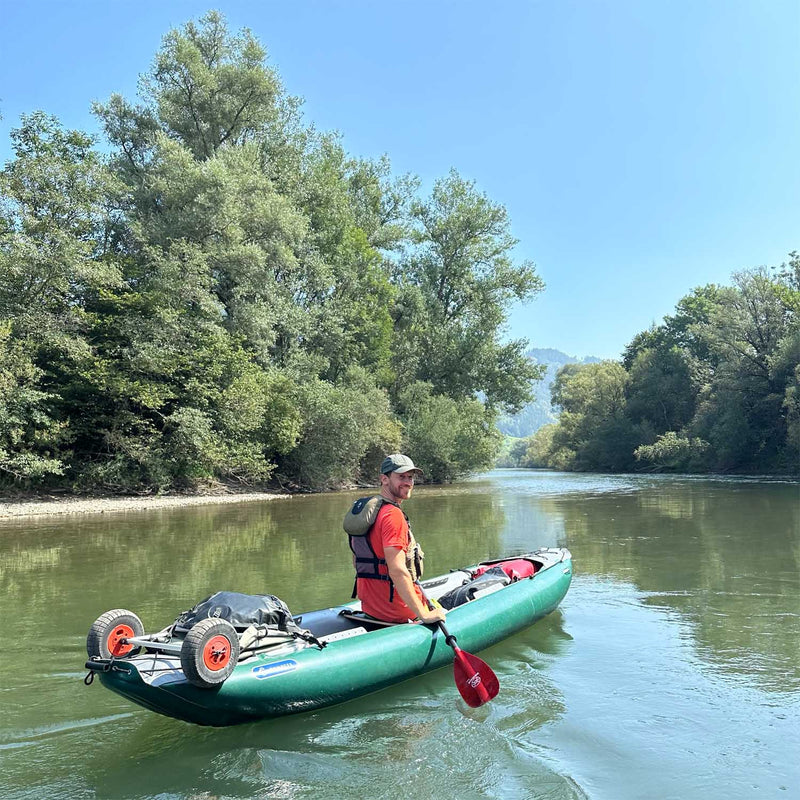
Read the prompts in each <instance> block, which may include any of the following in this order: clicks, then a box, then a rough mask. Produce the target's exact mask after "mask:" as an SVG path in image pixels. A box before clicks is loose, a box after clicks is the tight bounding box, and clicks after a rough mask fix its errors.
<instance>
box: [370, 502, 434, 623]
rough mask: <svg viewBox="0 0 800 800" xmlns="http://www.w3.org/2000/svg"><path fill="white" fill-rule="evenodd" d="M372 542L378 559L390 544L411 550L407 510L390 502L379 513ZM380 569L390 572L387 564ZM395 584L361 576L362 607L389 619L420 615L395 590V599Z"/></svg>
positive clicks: (375, 615) (383, 571)
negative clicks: (405, 512)
mask: <svg viewBox="0 0 800 800" xmlns="http://www.w3.org/2000/svg"><path fill="white" fill-rule="evenodd" d="M367 536H368V537H369V543H370V545H371V546H372V549H373V551H374V552H375V555H376V556H377V557H378V558H385V555H386V551H385V548H386V547H396V548H398V549H399V550H408V544H409V539H408V523H407V522H406V518H405V516H404V515H403V512H402V511H401V510H400V509H399V508H398V507H397V506H393V505H391V504H389V503H387V504H386V505H385V506H383V508H381V510H380V511H379V512H378V516H377V518H376V519H375V524H374V525H373V526H372V530H371V531H370V532H369V533H368V534H367ZM378 572H380V573H381V574H383V575H388V574H389V570H388V569H387V567H386V566H385V565H383V564H381V565H380V566H379V567H378ZM391 588H392V584H391V583H390V582H389V581H377V580H375V579H374V578H359V579H358V581H357V585H356V591H357V593H358V597H359V599H360V600H361V610H362V611H364V612H366V613H367V614H369V615H370V616H373V617H377V618H378V619H383V620H386V621H387V622H405V621H406V620H409V619H414V618H415V617H416V614H415V613H414V612H413V611H412V610H411V609H410V608H409V607H408V606H407V605H406V604H405V603H404V602H403V599H402V598H401V597H400V595H399V594H398V593H397V590H395V591H394V592H393V593H392V594H393V596H392V602H391V603H390V602H389V594H390V590H391ZM414 589H415V590H416V592H417V596H418V597H419V598H420V600H422V593H421V592H420V590H419V588H418V587H417V586H415V587H414Z"/></svg>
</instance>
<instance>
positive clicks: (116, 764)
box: [0, 471, 800, 800]
mask: <svg viewBox="0 0 800 800" xmlns="http://www.w3.org/2000/svg"><path fill="white" fill-rule="evenodd" d="M355 496H357V495H355V494H352V493H350V494H331V495H319V496H310V497H295V498H292V499H290V500H281V501H272V502H268V503H245V504H240V505H237V506H230V505H224V506H213V507H208V506H204V507H198V508H188V509H181V510H170V511H153V512H139V513H130V512H129V513H119V514H103V515H81V516H71V517H68V518H63V517H62V518H40V519H38V520H27V521H15V522H7V523H4V524H0V593H1V594H0V596H2V617H1V619H2V622H0V626H1V627H2V638H1V641H2V644H3V646H2V648H0V675H2V683H1V685H0V699H1V700H2V711H3V713H2V722H0V726H1V727H0V768H1V769H2V775H3V788H2V790H0V795H1V796H2V797H4V798H31V799H32V798H37V799H38V798H158V800H172V798H176V799H177V798H185V799H186V800H189V798H192V800H195V799H196V800H206V799H207V800H211V798H316V797H325V798H353V797H358V798H373V797H374V798H378V797H388V798H394V797H397V798H401V797H402V798H405V797H406V796H408V795H413V796H417V797H424V798H433V800H439V798H442V799H443V800H444V799H445V798H553V799H554V800H557V799H560V798H598V800H599V799H600V798H603V799H604V800H628V798H630V799H631V800H633V798H664V799H665V800H666V799H667V798H676V800H677V799H678V798H680V800H690V799H691V798H702V799H703V800H713V799H714V798H726V800H736V799H737V798H742V799H745V798H746V799H747V800H750V799H751V798H782V799H783V798H786V800H788V799H789V798H795V797H800V766H798V762H800V487H798V484H797V483H792V482H790V481H784V480H778V479H776V480H754V479H737V478H720V479H713V478H712V479H708V478H703V479H701V478H684V477H664V476H656V477H640V476H597V475H591V476H587V475H568V474H562V473H553V472H528V471H496V472H492V473H489V474H487V475H483V476H479V477H478V478H476V479H474V480H472V481H469V482H465V483H461V484H458V485H454V486H448V487H424V486H422V487H419V488H418V489H417V490H416V491H415V494H414V497H413V499H412V500H411V501H409V502H408V503H407V504H406V506H405V508H406V509H407V510H408V512H409V514H410V516H411V518H412V521H413V523H414V529H415V532H416V533H417V535H418V538H419V539H420V540H421V541H422V542H423V543H424V545H425V550H426V553H427V556H428V558H427V565H428V570H429V572H428V574H430V575H432V574H436V573H438V572H444V571H446V570H447V569H449V568H450V567H455V566H463V565H466V564H469V563H474V562H476V561H479V560H481V559H484V558H487V557H492V556H497V555H501V554H502V555H505V554H512V553H520V552H524V551H526V550H531V549H534V548H536V547H539V546H544V545H550V546H554V545H566V546H567V547H569V548H570V549H571V550H572V552H573V556H574V565H575V579H574V581H573V584H572V588H571V589H570V592H569V593H568V595H567V597H566V599H565V600H564V602H563V604H562V606H561V608H560V610H558V611H557V612H555V613H554V614H552V615H551V616H550V617H548V618H547V619H545V620H543V621H541V622H540V623H538V624H537V625H535V626H534V627H532V628H530V629H529V630H527V631H525V632H523V633H521V634H519V635H517V636H515V637H513V638H512V639H509V640H507V641H506V642H504V643H502V644H501V645H498V646H496V647H494V648H492V649H490V650H487V651H484V653H482V657H483V658H484V659H485V660H486V661H487V662H488V663H489V664H490V665H491V666H492V668H493V669H494V670H495V672H496V673H497V675H498V677H499V679H500V684H501V692H500V695H499V696H498V697H497V698H496V700H494V701H493V702H492V703H491V704H490V705H488V706H485V707H483V708H481V709H475V710H472V709H468V708H467V707H466V706H464V705H463V703H462V702H461V701H460V699H458V694H457V692H456V690H455V688H454V685H453V680H452V674H451V673H450V671H449V670H446V669H445V670H440V671H438V672H435V673H433V674H430V675H427V676H425V677H422V678H419V679H415V680H413V681H409V682H407V683H404V684H401V685H399V686H396V687H393V688H391V689H388V690H386V691H383V692H380V693H378V694H375V695H371V696H369V697H366V698H361V699H360V700H356V701H354V702H351V703H347V704H344V705H342V706H339V707H336V708H332V709H327V710H324V711H319V712H313V713H309V714H305V715H301V716H297V717H292V718H286V719H282V720H275V721H267V722H261V723H253V724H249V725H244V726H239V727H234V728H227V729H206V728H200V727H196V726H192V725H189V724H187V723H183V722H178V721H175V720H169V719H167V718H165V717H160V716H157V715H155V714H153V713H151V712H148V711H145V710H144V709H140V708H138V707H136V706H133V705H131V704H129V703H128V702H126V701H125V700H123V699H122V698H121V697H118V696H117V695H114V694H112V693H111V692H108V691H107V690H105V689H104V688H103V687H102V686H100V685H99V684H98V682H95V684H94V685H93V686H91V687H86V686H84V684H83V682H82V678H83V675H84V671H83V662H84V660H85V651H84V641H85V636H86V632H87V630H88V628H89V625H90V624H91V622H92V621H93V620H94V619H95V617H97V616H98V615H99V614H100V613H102V612H104V611H106V610H108V609H110V608H117V607H125V608H130V609H132V610H134V611H136V612H137V613H138V614H139V616H141V617H142V619H143V620H144V622H145V626H146V627H147V628H148V629H149V630H154V629H156V628H160V627H162V626H163V625H164V624H166V623H168V622H170V621H171V620H172V619H174V617H175V616H176V615H177V614H178V613H179V612H180V611H182V610H183V609H185V608H188V607H189V606H191V605H193V604H194V603H195V602H196V601H197V600H200V599H202V598H203V597H205V596H206V595H208V594H210V593H211V592H213V591H215V590H218V589H231V590H236V591H243V592H253V593H257V592H270V593H273V594H278V595H279V596H281V597H282V598H283V599H284V600H285V601H286V602H287V603H288V604H289V606H290V607H291V609H292V610H293V611H294V613H300V612H302V611H305V610H309V609H312V608H318V607H322V606H327V605H332V604H336V603H339V602H342V601H344V600H346V599H347V598H348V597H349V593H350V590H351V588H352V574H351V567H350V557H349V550H348V547H347V543H346V540H345V537H344V535H343V534H342V533H341V532H340V531H341V528H340V525H341V517H342V516H343V514H344V511H345V510H346V508H347V506H348V504H349V502H350V501H352V499H353V498H354V497H355Z"/></svg>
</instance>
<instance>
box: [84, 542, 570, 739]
mask: <svg viewBox="0 0 800 800" xmlns="http://www.w3.org/2000/svg"><path fill="white" fill-rule="evenodd" d="M530 555H531V557H536V556H539V557H540V560H541V563H542V566H541V568H540V569H539V570H538V571H537V572H536V574H535V575H533V576H532V577H531V578H527V579H524V580H519V581H517V582H515V583H511V584H510V585H508V586H505V587H504V588H502V589H500V590H499V591H494V592H492V593H491V594H488V595H486V596H483V597H479V598H478V599H475V600H472V601H470V602H468V603H466V604H464V605H461V606H458V607H456V608H454V609H453V610H451V611H450V612H449V613H448V615H447V627H448V629H449V631H450V633H451V634H453V635H454V636H456V638H457V640H458V645H459V646H460V647H461V648H462V649H463V650H466V651H468V652H474V651H480V650H483V649H485V648H487V647H491V646H492V645H494V644H496V643H498V642H500V641H502V640H503V639H506V638H507V637H509V636H511V635H512V634H514V633H517V632H518V631H521V630H523V629H525V628H527V627H529V626H530V625H532V624H533V623H535V622H536V621H537V620H539V619H541V618H542V617H544V616H546V615H547V614H549V613H550V612H552V611H553V610H554V609H555V608H557V606H558V605H559V603H560V602H561V600H562V599H563V597H564V595H565V594H566V592H567V590H568V588H569V585H570V581H571V578H572V561H571V556H570V554H569V551H568V550H566V549H563V548H561V549H556V548H554V549H550V550H541V551H537V552H536V553H535V554H530ZM445 579H446V576H443V577H442V578H434V579H431V580H430V581H425V582H423V586H425V587H426V591H427V592H428V593H429V595H432V596H436V592H435V590H429V589H427V586H432V587H435V586H436V585H437V582H438V583H439V584H441V583H444V582H445ZM354 607H355V608H357V604H349V605H345V606H339V607H335V608H331V609H323V610H322V611H319V612H311V613H309V614H307V615H302V620H303V622H302V624H304V625H308V626H309V627H310V628H311V629H312V630H313V629H314V624H313V623H314V622H315V621H316V620H323V619H334V618H338V619H341V612H342V611H347V610H352V609H353V608H354ZM352 625H353V630H351V631H349V632H345V633H344V634H343V638H340V639H335V638H334V639H333V640H331V641H328V643H327V645H326V646H325V648H324V649H319V648H317V647H313V646H309V645H307V644H305V643H296V644H292V645H286V646H281V647H277V648H274V649H273V650H271V651H269V652H266V653H264V652H262V653H259V654H257V655H255V656H253V657H252V658H249V659H248V660H245V661H242V662H240V663H239V664H237V666H236V668H235V669H234V670H233V672H232V674H231V675H230V677H228V678H227V679H226V680H225V682H224V683H222V684H220V685H219V686H216V687H214V688H210V689H209V688H199V687H197V686H195V685H193V684H192V683H190V682H189V681H188V680H187V679H186V677H185V676H184V674H183V672H182V671H181V669H180V661H179V659H176V658H175V657H169V656H165V655H159V654H145V655H140V656H136V657H134V658H132V659H126V660H115V661H113V663H112V664H111V665H110V668H109V669H108V670H107V671H104V672H99V673H98V674H99V678H100V681H101V682H102V684H103V685H104V686H105V687H106V688H108V689H110V690H112V691H114V692H116V693H118V694H120V695H122V696H123V697H126V698H127V699H129V700H131V701H133V702H134V703H138V704H139V705H141V706H144V707H145V708H148V709H150V710H152V711H156V712H157V713H159V714H164V715H166V716H170V717H175V718H177V719H182V720H186V721H188V722H193V723H196V724H199V725H213V726H225V725H234V724H239V723H243V722H248V721H253V720H257V719H268V718H274V717H281V716H285V715H287V714H297V713H301V712H304V711H311V710H313V709H318V708H323V707H325V706H331V705H336V704H338V703H343V702H345V701H347V700H352V699H354V698H356V697H360V696H362V695H365V694H370V693H372V692H376V691H379V690H381V689H384V688H386V687H388V686H392V685H393V684H396V683H399V682H401V681H404V680H407V679H409V678H413V677H415V676H418V675H422V674H423V673H426V672H430V671H431V670H434V669H439V668H440V667H443V666H446V665H448V664H451V663H452V661H453V651H452V649H451V648H450V647H449V646H448V645H447V643H446V642H445V637H444V635H443V634H442V632H441V631H440V630H439V629H438V627H436V626H428V625H421V624H404V625H393V626H389V627H380V628H378V629H376V630H371V631H369V632H364V629H363V628H361V627H358V625H357V623H352ZM351 634H352V635H351Z"/></svg>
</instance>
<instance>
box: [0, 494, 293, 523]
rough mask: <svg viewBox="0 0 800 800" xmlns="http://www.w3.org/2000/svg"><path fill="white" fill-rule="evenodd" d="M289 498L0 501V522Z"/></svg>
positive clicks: (231, 496) (232, 496)
mask: <svg viewBox="0 0 800 800" xmlns="http://www.w3.org/2000/svg"><path fill="white" fill-rule="evenodd" d="M291 496H292V495H290V494H272V493H269V492H250V493H243V494H218V495H163V496H162V495H156V496H153V497H98V498H79V497H51V498H42V497H37V498H34V499H30V500H8V499H3V498H0V519H10V518H12V517H36V516H44V515H51V514H103V513H105V512H111V511H143V510H145V509H153V508H174V507H176V506H205V505H214V504H219V503H249V502H254V501H264V500H286V499H288V498H290V497H291Z"/></svg>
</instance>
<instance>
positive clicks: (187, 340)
mask: <svg viewBox="0 0 800 800" xmlns="http://www.w3.org/2000/svg"><path fill="white" fill-rule="evenodd" d="M301 105H302V104H301V102H300V100H298V98H296V97H293V96H291V95H289V94H287V92H286V90H285V89H284V87H283V85H282V82H281V80H280V78H279V76H278V73H277V72H276V70H275V69H274V68H273V67H272V66H270V64H269V62H268V60H267V55H266V51H265V48H264V47H263V46H262V45H261V44H260V43H259V42H258V41H257V40H256V39H255V37H254V36H253V35H252V34H251V33H250V32H249V31H247V30H243V31H240V32H239V33H236V34H233V33H231V32H230V31H229V30H228V28H227V26H226V23H225V20H224V19H223V17H222V16H221V15H220V14H218V13H216V12H211V13H209V14H207V15H206V16H204V17H203V18H202V19H201V20H199V21H197V22H189V23H188V24H186V25H184V26H183V27H182V28H180V29H176V30H173V31H170V32H169V33H168V34H167V35H166V36H165V37H164V39H163V42H162V45H161V48H160V50H159V51H158V53H157V54H156V56H155V59H154V61H153V65H152V68H151V69H150V71H149V72H148V73H147V74H146V75H144V76H142V77H141V80H140V96H139V98H137V99H136V100H135V101H130V100H128V99H126V98H124V97H122V96H120V95H113V96H112V97H111V98H109V100H108V101H107V102H105V103H100V104H96V105H95V109H94V110H95V113H96V114H97V116H98V118H99V119H100V121H101V122H102V126H103V130H104V134H105V139H106V142H105V144H104V146H102V147H101V144H103V143H100V142H96V141H94V140H93V139H92V138H91V137H89V136H87V135H85V134H83V133H81V132H80V131H69V130H65V129H64V128H63V127H62V126H61V125H60V123H59V122H58V120H56V119H55V118H53V117H50V116H48V115H46V114H45V113H43V112H36V113H34V114H31V115H28V116H25V117H23V118H22V119H21V123H20V126H19V127H18V128H17V129H16V130H15V131H14V133H13V145H14V152H15V156H14V158H13V159H12V160H11V161H9V162H8V163H7V164H6V165H5V167H4V168H3V170H2V172H0V388H2V392H1V393H0V484H6V485H9V484H13V485H20V486H36V485H40V486H53V485H60V486H65V487H72V488H77V489H84V490H86V489H98V488H99V489H111V490H116V491H159V490H165V489H168V488H177V487H192V486H196V485H198V484H200V483H204V482H209V481H220V480H224V481H236V482H240V483H244V484H251V483H256V482H258V483H263V482H265V481H275V482H279V483H280V484H281V485H283V486H296V487H299V488H314V489H316V488H326V487H331V486H340V485H345V484H351V483H354V482H358V481H360V480H363V479H365V478H366V477H371V476H374V473H375V471H376V470H377V466H378V464H379V463H380V460H381V458H382V456H383V455H384V454H385V452H387V451H390V450H396V449H399V448H401V447H403V448H408V449H409V450H410V451H412V452H413V454H414V457H415V458H416V459H417V460H418V461H419V462H420V463H421V464H422V466H423V467H424V468H427V471H428V472H429V474H430V475H431V476H432V477H433V478H434V479H435V480H451V479H453V478H454V477H456V476H458V475H461V474H464V473H466V472H468V471H470V470H473V469H479V468H482V467H486V466H489V465H490V464H491V463H492V460H493V457H494V455H495V453H496V451H497V448H498V446H499V442H498V436H497V434H496V431H495V427H494V422H495V419H496V417H497V414H498V413H500V412H501V411H513V410H516V409H518V408H520V407H521V406H522V405H523V404H524V403H525V402H526V401H527V400H528V399H529V397H530V386H531V382H532V381H533V380H534V379H535V378H536V377H537V374H538V373H537V370H536V368H535V367H533V366H531V364H530V363H529V362H528V360H527V359H526V358H525V357H524V350H525V345H526V343H525V342H523V341H512V342H505V341H504V340H503V336H504V330H505V322H506V318H507V314H508V310H509V305H510V303H511V302H512V301H514V300H516V299H529V298H531V297H532V296H534V295H535V294H536V293H538V292H539V291H541V289H542V283H541V280H540V279H539V277H538V276H537V274H536V271H535V269H534V267H533V265H532V264H529V263H517V262H516V261H515V260H514V258H513V256H512V252H511V251H512V249H513V247H514V245H515V239H514V238H513V236H512V234H511V231H510V222H509V219H508V215H507V213H506V211H505V209H504V208H503V207H502V205H499V204H497V203H495V202H493V201H491V200H490V199H489V198H487V197H486V195H484V194H483V193H482V192H480V191H479V190H478V189H477V187H476V186H475V185H474V183H472V182H471V181H467V180H465V179H463V178H462V177H460V176H459V175H458V174H457V173H456V172H450V173H449V174H447V175H446V176H445V177H443V178H442V179H441V180H439V181H438V182H437V183H436V184H435V186H434V188H433V191H432V192H431V194H430V196H429V197H423V196H420V194H419V181H418V180H417V179H416V178H415V177H414V176H412V175H399V176H398V175H395V174H393V173H392V170H391V164H390V162H389V159H388V157H382V158H380V159H376V160H370V159H362V158H359V157H357V156H353V155H351V154H349V153H348V152H347V151H346V150H345V148H344V145H343V143H342V141H341V139H340V138H339V137H337V136H336V135H332V134H328V133H324V132H320V131H318V130H317V129H316V128H315V127H314V126H313V125H311V124H307V123H306V122H305V121H304V119H303V117H302V114H301Z"/></svg>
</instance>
